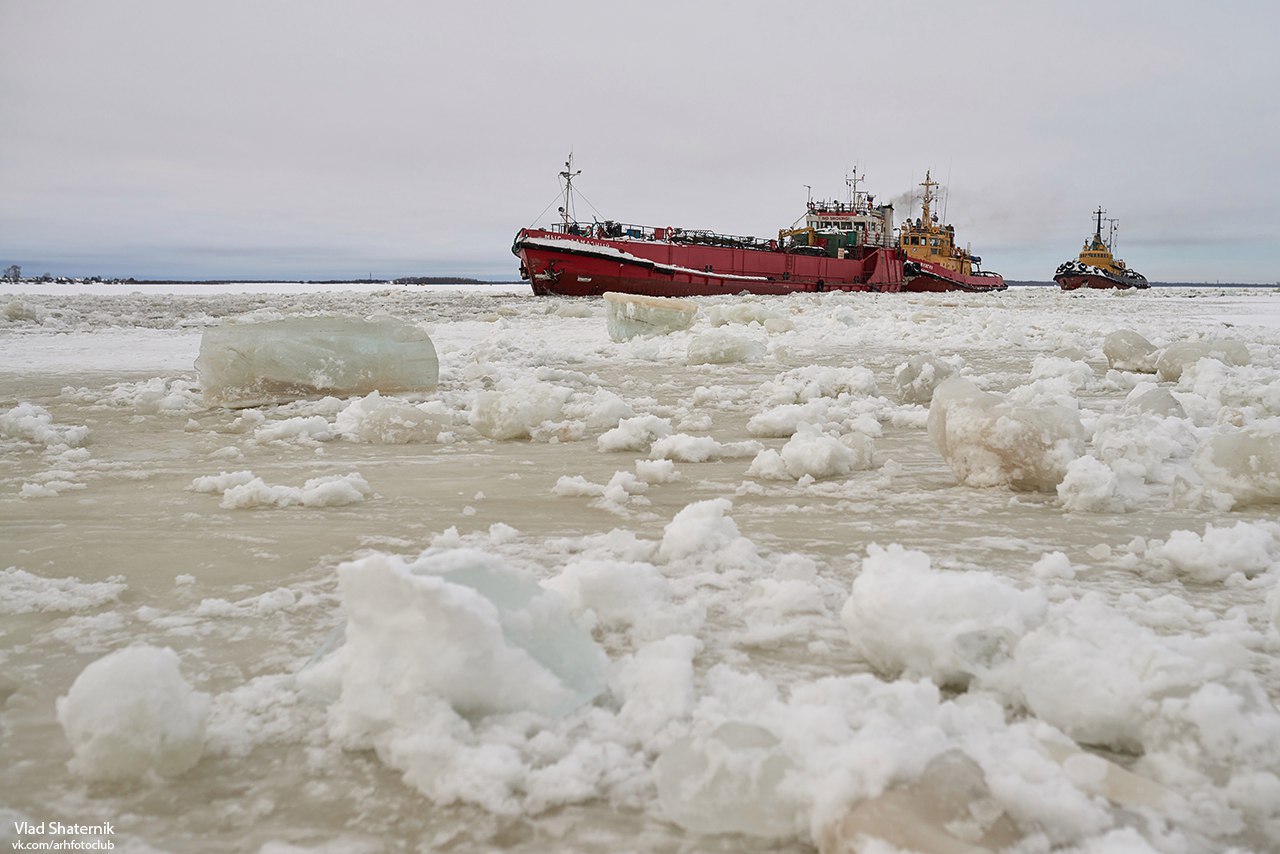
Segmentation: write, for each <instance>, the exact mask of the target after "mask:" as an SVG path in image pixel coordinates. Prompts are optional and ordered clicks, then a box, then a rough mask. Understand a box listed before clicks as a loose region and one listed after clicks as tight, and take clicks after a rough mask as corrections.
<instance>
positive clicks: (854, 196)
mask: <svg viewBox="0 0 1280 854" xmlns="http://www.w3.org/2000/svg"><path fill="white" fill-rule="evenodd" d="M866 177H867V176H866V175H865V174H864V175H858V167H857V166H854V167H853V174H851V175H846V176H845V178H844V183H845V185H846V186H847V187H848V188H849V210H853V211H856V210H857V209H858V182H859V181H863V180H865V179H866Z"/></svg>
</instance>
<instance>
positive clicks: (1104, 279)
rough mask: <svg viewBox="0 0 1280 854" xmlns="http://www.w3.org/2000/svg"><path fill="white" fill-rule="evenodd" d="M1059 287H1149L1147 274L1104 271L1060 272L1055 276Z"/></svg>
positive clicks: (1065, 289) (1107, 288)
mask: <svg viewBox="0 0 1280 854" xmlns="http://www.w3.org/2000/svg"><path fill="white" fill-rule="evenodd" d="M1053 280H1054V281H1055V282H1057V283H1058V287H1060V288H1062V289H1063V290H1064V291H1075V290H1079V289H1080V288H1092V289H1095V290H1129V289H1131V288H1133V289H1138V290H1144V289H1146V288H1147V287H1148V285H1147V278H1146V276H1140V275H1137V274H1133V275H1130V276H1124V277H1120V276H1110V275H1107V274H1106V273H1104V272H1102V271H1098V272H1096V273H1059V274H1058V275H1056V276H1054V277H1053Z"/></svg>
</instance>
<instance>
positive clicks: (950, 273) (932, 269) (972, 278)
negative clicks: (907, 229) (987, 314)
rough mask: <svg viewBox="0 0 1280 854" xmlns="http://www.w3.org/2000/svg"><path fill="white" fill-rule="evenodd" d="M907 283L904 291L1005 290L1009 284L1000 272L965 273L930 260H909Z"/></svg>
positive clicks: (906, 266) (906, 271) (905, 271)
mask: <svg viewBox="0 0 1280 854" xmlns="http://www.w3.org/2000/svg"><path fill="white" fill-rule="evenodd" d="M904 273H905V275H906V279H907V281H906V284H905V285H903V286H902V289H903V290H904V291H912V292H915V293H946V292H948V291H969V292H970V293H984V292H986V291H1003V290H1005V289H1006V288H1008V287H1009V286H1008V285H1006V284H1005V283H1004V276H1001V275H1000V274H999V273H974V274H971V275H967V276H966V275H965V274H963V273H960V272H957V271H955V270H950V269H947V268H946V267H943V266H942V265H941V264H934V263H931V262H929V261H907V262H906V264H905V266H904Z"/></svg>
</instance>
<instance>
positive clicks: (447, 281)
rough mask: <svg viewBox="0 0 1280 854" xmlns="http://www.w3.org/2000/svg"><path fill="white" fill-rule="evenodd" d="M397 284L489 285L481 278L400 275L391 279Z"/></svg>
mask: <svg viewBox="0 0 1280 854" xmlns="http://www.w3.org/2000/svg"><path fill="white" fill-rule="evenodd" d="M392 281H393V282H395V283H396V284H397V285H491V284H494V283H493V282H486V281H484V280H482V279H465V278H463V277H462V276H402V277H400V278H399V279H392Z"/></svg>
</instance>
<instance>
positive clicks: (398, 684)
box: [319, 549, 605, 743]
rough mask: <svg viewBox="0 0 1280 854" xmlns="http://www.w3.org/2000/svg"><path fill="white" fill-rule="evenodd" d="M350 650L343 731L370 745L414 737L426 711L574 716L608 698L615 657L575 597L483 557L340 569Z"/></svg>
mask: <svg viewBox="0 0 1280 854" xmlns="http://www.w3.org/2000/svg"><path fill="white" fill-rule="evenodd" d="M338 584H339V588H340V590H341V592H342V600H343V604H344V605H345V606H346V610H347V626H346V643H345V644H344V646H343V647H342V648H341V649H340V650H338V651H337V653H335V655H334V657H333V658H334V661H333V662H321V664H320V665H319V667H320V668H321V669H325V668H326V667H328V668H336V669H337V671H338V673H337V675H338V678H339V679H340V682H341V695H340V697H339V700H338V704H337V706H336V707H335V712H334V716H335V724H336V725H337V726H338V728H339V730H340V731H341V733H342V734H343V735H345V736H347V737H348V738H353V739H354V740H355V741H356V742H357V743H359V742H360V740H361V736H362V735H374V734H377V733H379V732H382V731H384V730H387V729H389V728H390V729H401V730H405V731H409V730H412V729H413V728H414V727H415V726H416V725H417V722H418V715H419V714H420V713H421V709H422V708H423V705H424V704H425V703H428V702H429V701H430V700H432V699H433V698H439V699H443V700H444V701H446V702H447V703H449V705H450V706H452V707H453V708H454V710H456V711H457V712H458V713H460V714H467V715H477V716H479V715H486V714H492V713H498V712H508V711H515V710H520V709H528V710H532V711H535V712H541V713H544V714H549V715H560V714H565V713H567V712H569V711H571V710H573V709H575V708H577V707H578V706H581V705H582V704H584V703H586V702H589V701H590V700H591V699H592V698H593V697H595V696H596V695H597V694H599V693H600V692H601V691H602V690H604V664H605V662H604V654H603V652H602V651H601V650H600V648H599V647H598V646H597V645H596V644H595V642H594V641H593V640H592V639H591V636H590V634H588V633H587V632H586V630H584V629H583V628H581V627H580V626H578V625H577V624H576V623H575V622H574V621H573V619H572V618H571V617H570V615H569V611H568V608H567V606H566V604H565V602H564V600H563V599H562V598H561V597H560V596H559V595H558V594H556V593H553V592H551V591H549V590H544V589H543V588H542V587H540V586H539V585H538V584H537V582H535V581H534V580H533V579H532V578H531V577H529V576H527V575H526V574H524V573H521V572H519V571H517V570H515V569H513V568H512V567H510V566H508V565H507V563H506V562H505V561H504V560H502V559H501V558H499V557H496V556H494V555H490V554H486V553H485V552H481V551H477V550H474V549H456V550H452V551H447V552H442V553H438V554H427V555H424V556H423V557H421V558H419V559H418V560H417V561H416V562H414V563H408V564H406V563H405V562H404V561H403V560H402V559H401V558H399V557H397V556H395V555H385V554H375V555H371V556H369V557H366V558H362V559H360V560H357V561H353V562H351V563H347V564H343V565H342V566H340V567H339V568H338Z"/></svg>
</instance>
